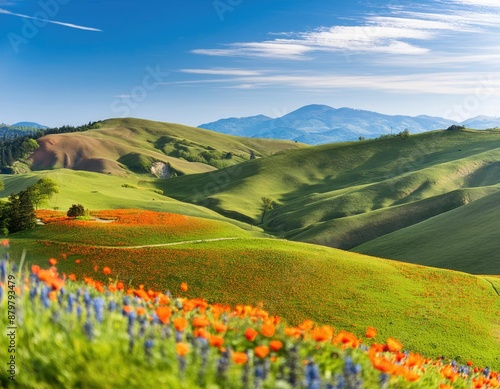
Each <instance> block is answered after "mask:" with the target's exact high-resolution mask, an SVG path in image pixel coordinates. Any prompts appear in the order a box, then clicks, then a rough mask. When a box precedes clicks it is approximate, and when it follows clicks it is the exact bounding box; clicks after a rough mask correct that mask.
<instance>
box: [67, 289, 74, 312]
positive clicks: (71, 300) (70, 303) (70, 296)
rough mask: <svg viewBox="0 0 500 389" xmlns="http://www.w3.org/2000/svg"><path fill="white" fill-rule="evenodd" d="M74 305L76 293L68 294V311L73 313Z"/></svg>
mask: <svg viewBox="0 0 500 389" xmlns="http://www.w3.org/2000/svg"><path fill="white" fill-rule="evenodd" d="M74 305H75V295H74V294H68V306H67V307H66V312H69V313H72V312H73V307H74Z"/></svg>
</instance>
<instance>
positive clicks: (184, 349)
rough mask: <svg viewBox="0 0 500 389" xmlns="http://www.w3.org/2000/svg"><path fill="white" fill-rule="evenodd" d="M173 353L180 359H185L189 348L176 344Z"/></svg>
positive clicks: (184, 344) (182, 344)
mask: <svg viewBox="0 0 500 389" xmlns="http://www.w3.org/2000/svg"><path fill="white" fill-rule="evenodd" d="M175 352H176V353H177V355H178V356H180V357H185V356H186V355H187V354H188V353H189V346H188V345H187V344H186V343H182V342H181V343H177V344H176V345H175Z"/></svg>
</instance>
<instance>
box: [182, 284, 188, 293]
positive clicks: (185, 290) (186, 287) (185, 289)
mask: <svg viewBox="0 0 500 389" xmlns="http://www.w3.org/2000/svg"><path fill="white" fill-rule="evenodd" d="M181 290H182V291H183V292H187V290H188V284H187V283H185V282H183V283H182V284H181Z"/></svg>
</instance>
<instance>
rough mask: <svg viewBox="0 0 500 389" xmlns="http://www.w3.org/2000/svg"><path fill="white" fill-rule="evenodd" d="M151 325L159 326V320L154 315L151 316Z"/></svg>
mask: <svg viewBox="0 0 500 389" xmlns="http://www.w3.org/2000/svg"><path fill="white" fill-rule="evenodd" d="M151 324H160V319H159V318H158V315H157V314H156V313H154V312H153V313H152V314H151Z"/></svg>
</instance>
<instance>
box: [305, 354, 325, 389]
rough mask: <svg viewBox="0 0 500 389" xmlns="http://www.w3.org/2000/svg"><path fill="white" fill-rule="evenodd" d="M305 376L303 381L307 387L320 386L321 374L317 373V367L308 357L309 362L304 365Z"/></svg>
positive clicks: (315, 388)
mask: <svg viewBox="0 0 500 389" xmlns="http://www.w3.org/2000/svg"><path fill="white" fill-rule="evenodd" d="M305 376H306V377H305V379H306V382H305V383H306V387H307V388H308V389H319V388H320V387H321V375H320V373H319V367H318V365H317V364H315V363H314V361H313V359H312V358H310V359H309V362H308V364H307V365H306V369H305Z"/></svg>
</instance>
